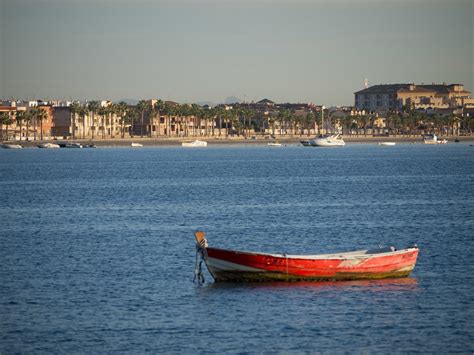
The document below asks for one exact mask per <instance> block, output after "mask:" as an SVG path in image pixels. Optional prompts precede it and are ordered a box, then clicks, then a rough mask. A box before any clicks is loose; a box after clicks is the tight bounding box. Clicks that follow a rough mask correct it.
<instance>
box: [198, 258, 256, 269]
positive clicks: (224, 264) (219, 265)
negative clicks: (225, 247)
mask: <svg viewBox="0 0 474 355" xmlns="http://www.w3.org/2000/svg"><path fill="white" fill-rule="evenodd" d="M206 264H207V267H208V268H211V269H217V270H223V271H251V272H255V271H265V270H262V269H257V268H254V267H249V266H244V265H240V264H235V263H231V262H229V261H224V260H220V259H215V258H210V257H208V258H207V260H206Z"/></svg>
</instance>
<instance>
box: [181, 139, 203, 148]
mask: <svg viewBox="0 0 474 355" xmlns="http://www.w3.org/2000/svg"><path fill="white" fill-rule="evenodd" d="M181 145H182V146H183V147H207V142H205V141H200V140H197V139H196V140H195V141H192V142H182V143H181Z"/></svg>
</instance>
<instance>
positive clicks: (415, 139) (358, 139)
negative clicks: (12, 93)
mask: <svg viewBox="0 0 474 355" xmlns="http://www.w3.org/2000/svg"><path fill="white" fill-rule="evenodd" d="M312 138H314V136H301V137H281V138H280V137H278V138H275V139H272V138H263V137H257V138H256V139H252V138H244V137H237V136H235V137H230V136H229V137H222V138H219V137H186V138H176V137H173V138H164V137H163V138H145V137H144V138H140V137H134V138H116V139H110V138H107V139H94V140H91V139H74V140H59V139H58V140H44V141H41V140H36V141H21V142H19V141H11V142H14V143H15V144H20V145H22V146H23V147H36V145H38V144H40V143H42V142H66V141H68V142H78V143H82V144H95V145H96V146H98V147H127V146H130V145H131V143H132V142H134V143H140V144H142V145H143V146H180V145H181V143H182V142H184V141H192V140H195V139H199V140H205V141H206V142H208V144H209V145H266V144H267V143H270V142H279V143H282V144H298V143H300V141H303V140H308V139H312ZM455 139H458V140H459V141H461V142H466V141H473V142H474V135H471V136H460V137H448V142H449V143H454V140H455ZM344 140H345V142H346V143H349V144H350V143H379V142H387V141H391V142H397V143H423V138H422V137H421V136H418V135H413V136H375V137H374V136H369V135H367V136H364V135H359V136H357V135H352V136H344Z"/></svg>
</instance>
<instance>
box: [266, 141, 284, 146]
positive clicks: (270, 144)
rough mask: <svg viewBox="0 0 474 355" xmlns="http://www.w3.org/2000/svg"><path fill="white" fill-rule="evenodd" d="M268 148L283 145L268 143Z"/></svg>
mask: <svg viewBox="0 0 474 355" xmlns="http://www.w3.org/2000/svg"><path fill="white" fill-rule="evenodd" d="M268 146H270V147H281V143H277V142H271V143H268Z"/></svg>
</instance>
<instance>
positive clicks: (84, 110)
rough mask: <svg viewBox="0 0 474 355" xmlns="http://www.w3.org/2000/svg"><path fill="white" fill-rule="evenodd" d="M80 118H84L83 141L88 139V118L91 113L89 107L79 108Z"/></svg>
mask: <svg viewBox="0 0 474 355" xmlns="http://www.w3.org/2000/svg"><path fill="white" fill-rule="evenodd" d="M78 113H79V117H81V118H82V139H86V116H87V114H88V113H89V109H88V108H87V106H81V107H80V108H79V111H78Z"/></svg>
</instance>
